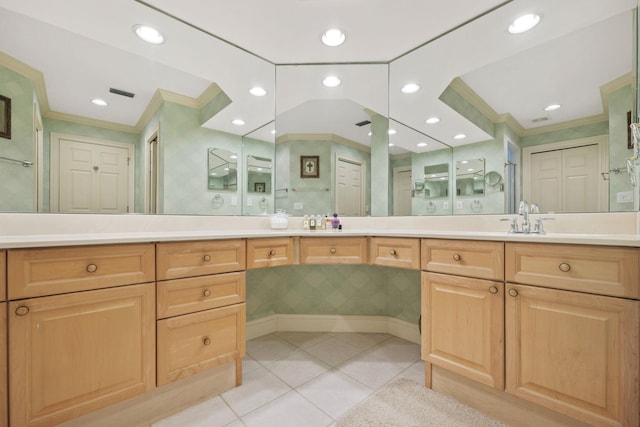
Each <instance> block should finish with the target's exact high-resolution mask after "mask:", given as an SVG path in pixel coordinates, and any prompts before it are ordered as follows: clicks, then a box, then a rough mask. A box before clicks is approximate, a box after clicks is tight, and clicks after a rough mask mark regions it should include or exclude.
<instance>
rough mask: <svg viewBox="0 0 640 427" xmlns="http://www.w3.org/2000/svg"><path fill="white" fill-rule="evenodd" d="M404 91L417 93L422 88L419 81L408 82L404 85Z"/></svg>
mask: <svg viewBox="0 0 640 427" xmlns="http://www.w3.org/2000/svg"><path fill="white" fill-rule="evenodd" d="M401 90H402V93H416V92H417V91H419V90H420V85H419V84H417V83H407V84H406V85H404V86H402V89H401Z"/></svg>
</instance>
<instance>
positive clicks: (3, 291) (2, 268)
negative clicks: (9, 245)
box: [0, 251, 7, 425]
mask: <svg viewBox="0 0 640 427" xmlns="http://www.w3.org/2000/svg"><path fill="white" fill-rule="evenodd" d="M6 299H7V251H0V301H6ZM0 425H1V424H0Z"/></svg>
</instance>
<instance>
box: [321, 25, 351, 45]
mask: <svg viewBox="0 0 640 427" xmlns="http://www.w3.org/2000/svg"><path fill="white" fill-rule="evenodd" d="M346 38H347V36H346V35H345V34H344V33H343V32H342V31H341V30H339V29H337V28H331V29H329V30H327V31H325V32H324V33H323V34H322V43H324V44H325V45H327V46H329V47H336V46H340V45H341V44H342V43H344V41H345V39H346Z"/></svg>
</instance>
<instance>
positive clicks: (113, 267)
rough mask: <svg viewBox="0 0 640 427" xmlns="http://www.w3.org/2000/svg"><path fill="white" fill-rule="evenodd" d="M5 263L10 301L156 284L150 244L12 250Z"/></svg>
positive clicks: (153, 252) (153, 253)
mask: <svg viewBox="0 0 640 427" xmlns="http://www.w3.org/2000/svg"><path fill="white" fill-rule="evenodd" d="M7 263H8V272H7V274H8V279H9V280H8V285H9V287H8V293H9V299H12V300H13V299H20V298H30V297H36V296H44V295H52V294H60V293H67V292H76V291H84V290H89V289H99V288H107V287H112V286H119V285H128V284H134V283H147V282H153V281H154V280H155V271H154V267H155V250H154V245H153V244H152V243H144V244H126V245H99V246H74V247H60V248H34V249H11V250H10V251H9V253H8V261H7Z"/></svg>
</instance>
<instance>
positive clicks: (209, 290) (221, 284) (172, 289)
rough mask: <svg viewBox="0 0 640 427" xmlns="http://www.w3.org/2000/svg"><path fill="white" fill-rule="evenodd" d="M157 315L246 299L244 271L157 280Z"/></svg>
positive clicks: (175, 314) (170, 315)
mask: <svg viewBox="0 0 640 427" xmlns="http://www.w3.org/2000/svg"><path fill="white" fill-rule="evenodd" d="M157 286H158V287H157V292H158V293H157V299H158V310H157V316H158V319H163V318H165V317H172V316H178V315H181V314H187V313H193V312H196V311H203V310H209V309H211V308H218V307H224V306H226V305H231V304H238V303H241V302H244V301H245V289H246V273H245V272H244V271H242V272H236V273H225V274H217V275H212V276H202V277H190V278H186V279H174V280H167V281H165V282H158V285H157Z"/></svg>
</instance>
